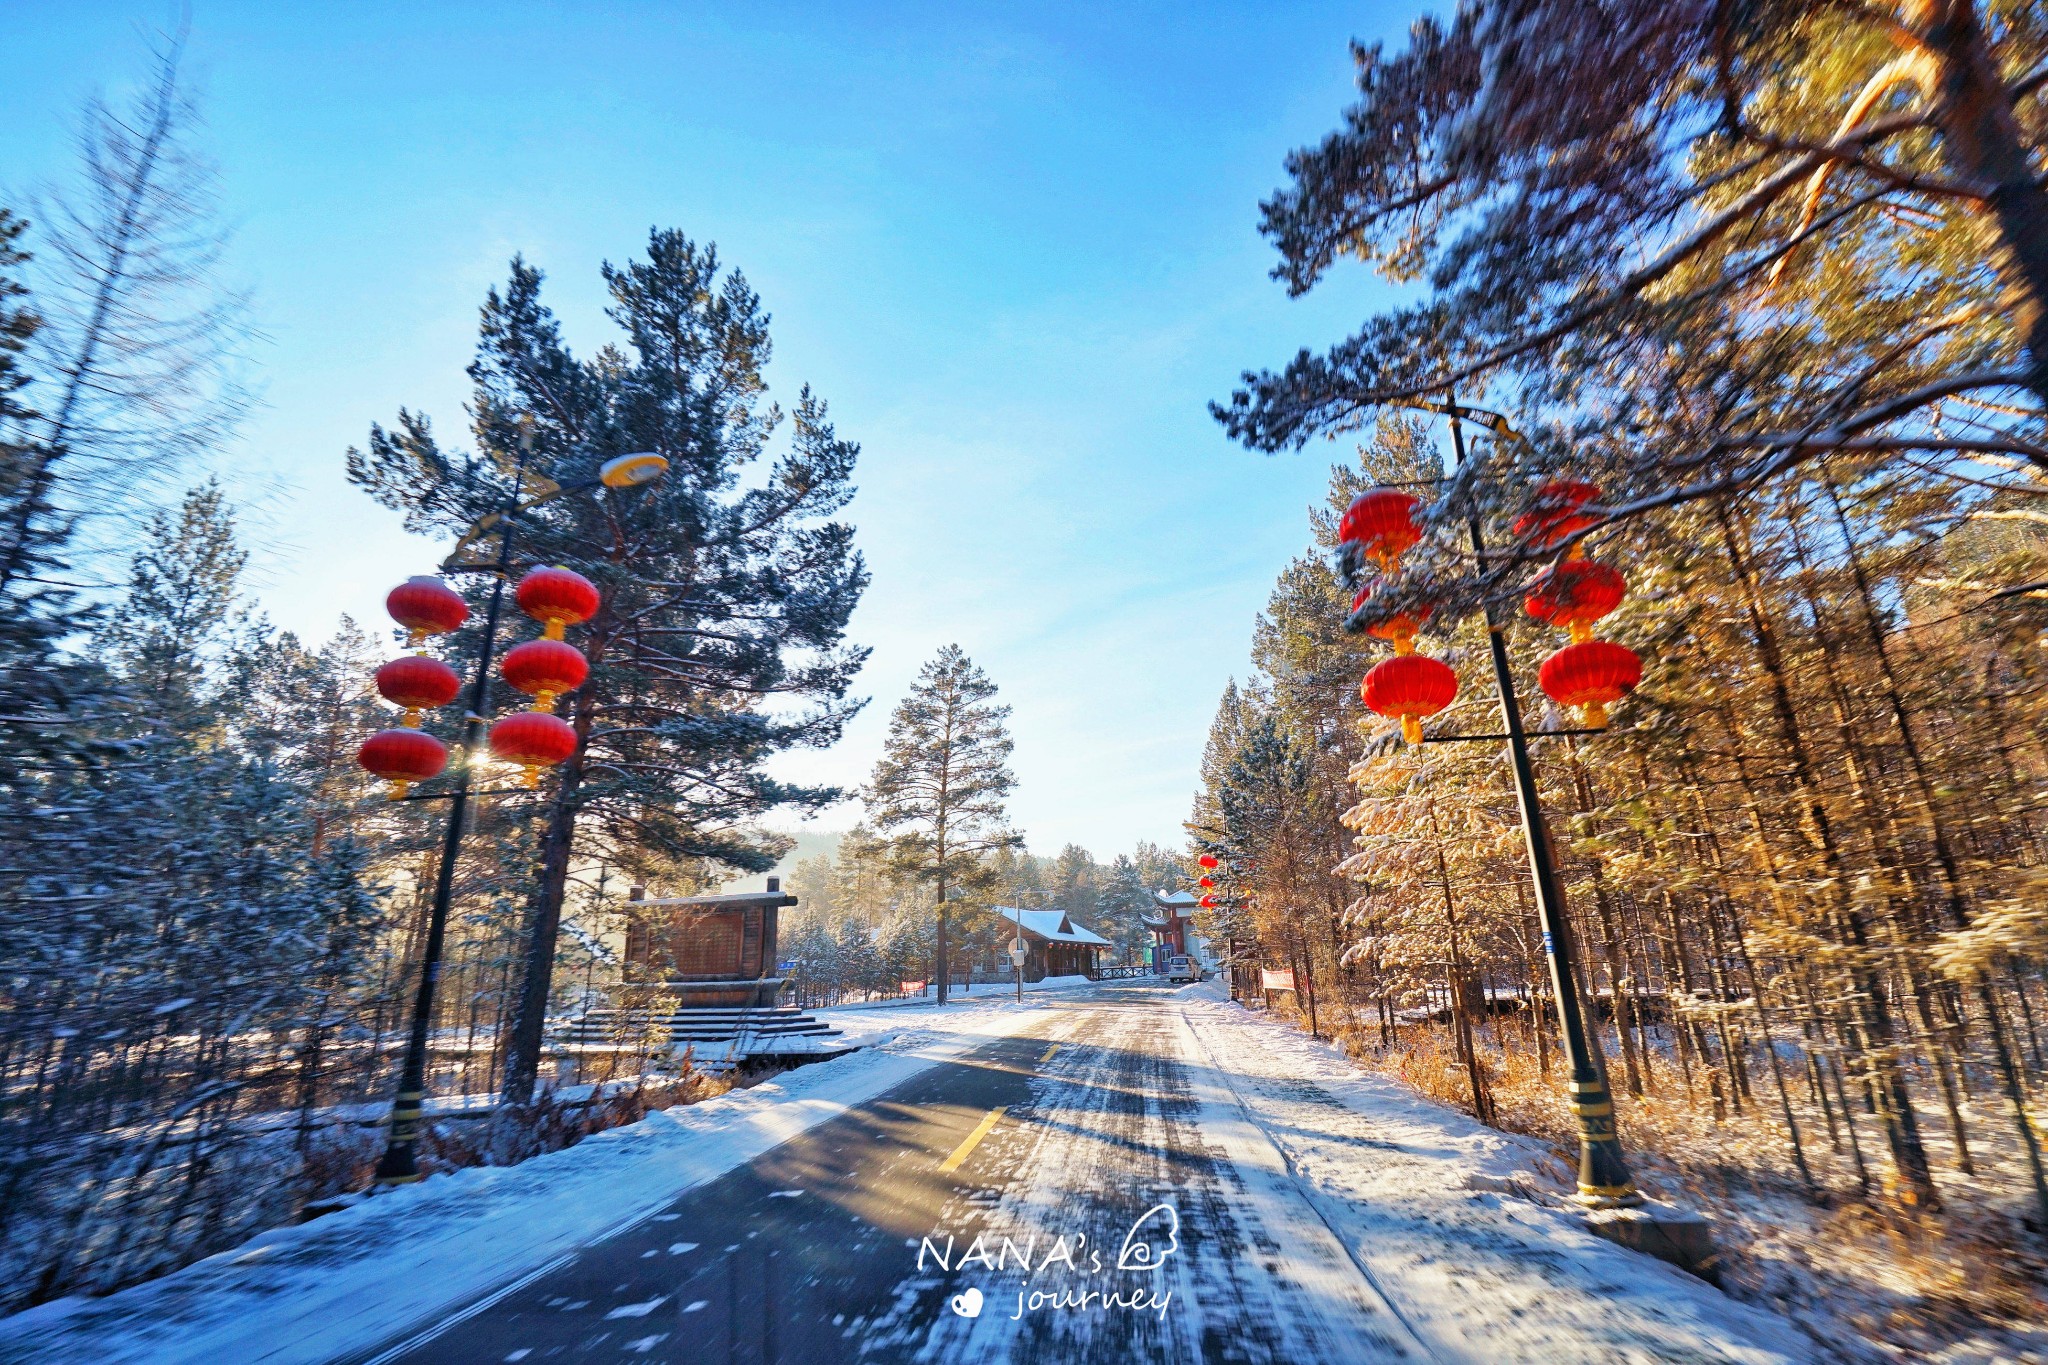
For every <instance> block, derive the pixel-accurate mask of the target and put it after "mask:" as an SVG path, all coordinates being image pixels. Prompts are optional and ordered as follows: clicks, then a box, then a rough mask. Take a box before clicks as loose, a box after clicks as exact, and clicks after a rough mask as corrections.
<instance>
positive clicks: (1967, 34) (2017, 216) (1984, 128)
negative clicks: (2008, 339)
mask: <svg viewBox="0 0 2048 1365" xmlns="http://www.w3.org/2000/svg"><path fill="white" fill-rule="evenodd" d="M1905 20H1906V25H1905V26H1906V28H1907V30H1908V31H1909V32H1910V33H1911V35H1912V38H1913V41H1915V42H1916V43H1917V44H1918V45H1919V46H1920V49H1921V51H1922V52H1923V53H1924V54H1926V56H1928V57H1929V58H1931V59H1932V66H1933V86H1934V88H1932V89H1929V90H1925V91H1923V93H1924V94H1925V95H1926V97H1927V100H1928V102H1929V103H1930V104H1932V105H1933V106H1934V115H1935V123H1936V126H1937V127H1939V128H1940V130H1941V147H1942V154H1943V156H1944V158H1945V159H1946V160H1947V161H1948V164H1949V166H1950V167H1951V168H1953V169H1954V170H1955V172H1956V173H1957V174H1958V175H1960V176H1963V177H1966V178H1968V179H1970V180H1973V181H1977V182H1979V183H1981V184H1984V185H1987V186H1989V187H1990V191H1991V209H1992V213H1993V216H1994V217H1995V218H1996V219H1997V222H1998V232H1999V236H2000V237H2001V238H2002V239H2003V240H2004V242H2005V246H2006V250H2007V251H2009V252H2010V253H2011V271H2010V278H2011V282H2012V284H2013V286H2014V289H2013V295H2014V298H2013V308H2012V314H2013V320H2014V322H2016V323H2017V324H2018V326H2019V331H2020V335H2021V336H2022V337H2024V338H2025V340H2026V348H2027V385H2028V387H2029V388H2031V389H2033V391H2034V393H2035V395H2036V396H2037V397H2038V398H2040V399H2041V401H2042V402H2044V403H2048V192H2044V191H2043V190H2042V188H2041V185H2040V183H2039V182H2038V181H2037V180H2036V179H2035V175H2034V169H2033V167H2032V165H2031V164H2030V162H2029V158H2028V155H2027V145H2026V141H2025V139H2024V137H2023V136H2022V134H2021V131H2020V125H2019V120H2018V118H2016V117H2015V116H2014V114H2013V110H2012V95H2011V92H2010V91H2008V90H2007V89H2006V86H2005V82H2004V81H2003V80H2001V79H2000V78H1999V74H1998V62H1997V59H1996V58H1995V57H1994V56H1993V55H1992V52H1991V47H1990V44H1989V43H1987V42H1986V41H1985V38H1984V29H1983V25H1982V23H1981V21H1980V19H1979V16H1978V13H1977V6H1976V4H1975V3H1974V0H1911V3H1909V4H1907V5H1906V6H1905Z"/></svg>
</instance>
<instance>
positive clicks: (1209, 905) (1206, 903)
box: [1196, 896, 1216, 910]
mask: <svg viewBox="0 0 2048 1365" xmlns="http://www.w3.org/2000/svg"><path fill="white" fill-rule="evenodd" d="M1196 904H1198V905H1200V906H1201V907H1202V908H1203V909H1204V910H1214V909H1215V908H1216V898H1215V897H1214V896H1204V897H1202V899H1201V900H1200V901H1198V902H1196Z"/></svg>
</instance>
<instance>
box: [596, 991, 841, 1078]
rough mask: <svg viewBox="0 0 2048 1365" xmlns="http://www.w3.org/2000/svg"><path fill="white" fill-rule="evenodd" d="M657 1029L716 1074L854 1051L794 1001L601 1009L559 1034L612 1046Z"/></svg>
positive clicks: (701, 1066) (700, 1066) (699, 1066)
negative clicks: (655, 1010) (656, 1010)
mask: <svg viewBox="0 0 2048 1365" xmlns="http://www.w3.org/2000/svg"><path fill="white" fill-rule="evenodd" d="M656 1031H658V1032H660V1033H663V1034H665V1035H666V1037H667V1045H668V1047H669V1049H670V1050H671V1051H673V1052H675V1053H677V1054H680V1053H681V1052H682V1051H683V1049H684V1048H691V1049H693V1051H692V1053H691V1058H690V1060H691V1061H692V1063H693V1064H694V1065H695V1066H696V1067H697V1069H698V1070H700V1071H709V1072H714V1073H716V1072H722V1071H730V1070H732V1069H733V1068H734V1067H737V1066H739V1065H741V1064H743V1063H745V1062H750V1061H756V1060H762V1059H769V1058H773V1059H778V1060H789V1061H797V1060H803V1061H815V1060H819V1059H822V1058H825V1057H837V1056H839V1055H841V1054H842V1053H847V1052H852V1051H854V1050H855V1049H854V1048H853V1047H852V1046H851V1045H850V1044H846V1043H842V1042H835V1041H833V1040H835V1039H837V1038H839V1036H840V1034H839V1030H837V1029H835V1028H831V1027H829V1026H827V1025H825V1024H823V1023H820V1022H819V1021H818V1020H816V1019H813V1018H812V1017H811V1016H810V1015H809V1014H806V1013H805V1012H804V1011H802V1010H800V1009H798V1008H797V1007H796V1006H794V1005H775V1006H761V1005H753V1006H735V1007H717V1006H703V1005H698V1006H693V1007H690V1008H685V1009H674V1010H670V1011H668V1012H666V1013H655V1014H650V1013H649V1012H648V1011H647V1010H644V1009H626V1010H622V1009H613V1008H601V1009H594V1010H591V1011H589V1012H588V1013H587V1014H584V1015H580V1016H578V1017H577V1018H575V1019H573V1020H568V1021H564V1023H563V1024H562V1026H561V1027H560V1028H559V1029H558V1030H556V1032H555V1037H556V1040H557V1042H559V1043H561V1044H563V1045H566V1046H569V1047H597V1048H611V1047H617V1046H618V1045H619V1041H620V1040H621V1039H631V1040H638V1039H640V1038H643V1037H645V1036H647V1034H648V1033H650V1032H656Z"/></svg>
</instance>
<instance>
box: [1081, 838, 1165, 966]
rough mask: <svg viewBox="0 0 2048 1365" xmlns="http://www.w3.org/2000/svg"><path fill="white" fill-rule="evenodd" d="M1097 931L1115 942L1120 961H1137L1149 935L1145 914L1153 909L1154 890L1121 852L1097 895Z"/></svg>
mask: <svg viewBox="0 0 2048 1365" xmlns="http://www.w3.org/2000/svg"><path fill="white" fill-rule="evenodd" d="M1093 909H1094V919H1095V921H1096V923H1095V931H1096V932H1097V933H1099V934H1101V935H1102V936H1103V937H1104V938H1106V939H1109V940H1110V941H1111V942H1113V943H1114V944H1116V949H1117V958H1118V960H1119V962H1121V963H1130V962H1133V961H1135V960H1136V959H1137V958H1138V957H1139V956H1140V955H1141V954H1142V953H1143V951H1144V945H1145V943H1146V941H1147V939H1148V938H1149V937H1150V931H1149V930H1148V929H1146V927H1145V916H1146V915H1148V914H1150V913H1151V911H1152V892H1151V889H1150V888H1149V887H1147V886H1146V885H1145V880H1144V878H1143V877H1142V876H1141V875H1140V874H1139V872H1138V865H1137V863H1135V862H1134V861H1132V860H1131V858H1130V857H1129V856H1128V855H1126V854H1122V853H1119V854H1118V855H1117V856H1116V860H1115V861H1114V862H1112V863H1111V864H1110V865H1109V875H1108V876H1107V877H1106V878H1104V880H1103V883H1102V889H1101V890H1099V891H1098V892H1096V894H1095V905H1094V907H1093Z"/></svg>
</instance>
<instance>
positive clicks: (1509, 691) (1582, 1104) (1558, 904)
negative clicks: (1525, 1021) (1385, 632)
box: [1448, 403, 1643, 1206]
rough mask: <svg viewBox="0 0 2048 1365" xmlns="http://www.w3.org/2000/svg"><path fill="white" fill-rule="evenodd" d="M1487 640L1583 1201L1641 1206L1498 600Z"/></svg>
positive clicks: (1471, 528)
mask: <svg viewBox="0 0 2048 1365" xmlns="http://www.w3.org/2000/svg"><path fill="white" fill-rule="evenodd" d="M1448 406H1449V408H1450V418H1451V446H1452V449H1453V450H1454V451H1455V452H1456V454H1457V458H1458V463H1459V464H1461V465H1462V464H1463V463H1464V462H1465V437H1464V432H1463V430H1462V429H1461V427H1460V426H1459V423H1458V410H1457V407H1456V405H1455V403H1451V404H1449V405H1448ZM1467 529H1468V532H1469V534H1470V536H1471V539H1472V553H1473V555H1474V556H1475V557H1477V556H1480V555H1482V554H1484V552H1485V550H1486V537H1485V533H1484V531H1483V530H1482V529H1481V528H1480V524H1479V517H1478V515H1477V514H1476V513H1475V514H1474V515H1473V516H1472V518H1471V519H1470V521H1469V522H1468V523H1467ZM1485 616H1486V642H1487V647H1488V649H1489V651H1490V653H1491V654H1492V658H1493V681H1494V685H1495V687H1496V688H1497V689H1498V690H1499V692H1500V718H1501V725H1502V727H1503V728H1504V729H1505V730H1506V731H1507V736H1506V738H1507V748H1508V760H1509V762H1510V764H1511V765H1512V766H1513V768H1514V772H1515V800H1516V803H1517V804H1518V805H1519V806H1520V807H1521V813H1522V835H1523V838H1524V840H1525V841H1526V843H1527V844H1528V848H1529V879H1530V880H1531V881H1532V882H1533V883H1535V891H1536V913H1537V915H1538V917H1539V918H1540V920H1541V922H1542V925H1543V955H1544V958H1545V960H1546V961H1547V962H1548V963H1549V966H1550V985H1551V991H1552V994H1553V996H1554V997H1555V999H1556V1001H1557V1022H1558V1029H1559V1032H1561V1033H1562V1034H1563V1036H1564V1051H1565V1059H1566V1062H1567V1064H1568V1065H1569V1066H1570V1068H1571V1079H1570V1081H1569V1082H1568V1084H1569V1085H1570V1087H1571V1108H1572V1114H1573V1117H1575V1118H1576V1119H1577V1120H1578V1127H1579V1198H1580V1199H1581V1200H1584V1201H1585V1202H1587V1203H1593V1204H1600V1205H1608V1206H1625V1205H1633V1204H1640V1203H1641V1202H1642V1199H1643V1197H1642V1195H1641V1194H1639V1193H1637V1191H1636V1187H1635V1181H1634V1179H1633V1178H1632V1177H1631V1176H1630V1175H1629V1170H1628V1163H1627V1162H1626V1161H1625V1160H1623V1158H1622V1154H1621V1141H1620V1139H1619V1138H1618V1137H1617V1136H1616V1134H1615V1131H1614V1096H1613V1093H1612V1092H1611V1091H1610V1090H1609V1089H1608V1088H1607V1075H1606V1069H1605V1068H1604V1067H1603V1066H1601V1064H1600V1060H1599V1058H1598V1057H1597V1056H1596V1055H1595V1053H1594V1051H1593V1047H1592V1043H1591V1039H1590V1038H1589V1036H1588V1034H1587V1032H1586V1022H1585V1014H1584V1011H1583V1010H1582V1009H1581V1008H1580V1004H1579V991H1578V980H1577V977H1576V976H1575V975H1574V973H1573V970H1572V937H1571V925H1570V922H1569V921H1568V920H1567V919H1566V917H1565V904H1564V887H1563V885H1562V884H1561V883H1560V882H1559V881H1558V877H1557V863H1556V860H1555V859H1554V858H1553V856H1552V851H1551V846H1550V829H1549V827H1548V825H1547V824H1546V823H1545V822H1544V819H1543V803H1542V799H1541V796H1540V794H1539V793H1538V791H1537V789H1536V770H1535V768H1534V766H1533V765H1532V764H1531V763H1530V762H1529V741H1528V737H1527V735H1526V733H1525V732H1524V730H1523V729H1522V708H1521V704H1520V702H1519V701H1518V700H1517V698H1516V695H1515V678H1514V673H1513V671H1512V670H1511V669H1510V668H1509V666H1508V647H1507V628H1506V626H1505V625H1504V624H1502V623H1501V621H1500V620H1499V619H1498V615H1497V612H1496V610H1495V608H1494V606H1493V604H1492V603H1491V602H1488V603H1487V604H1486V606H1485Z"/></svg>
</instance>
